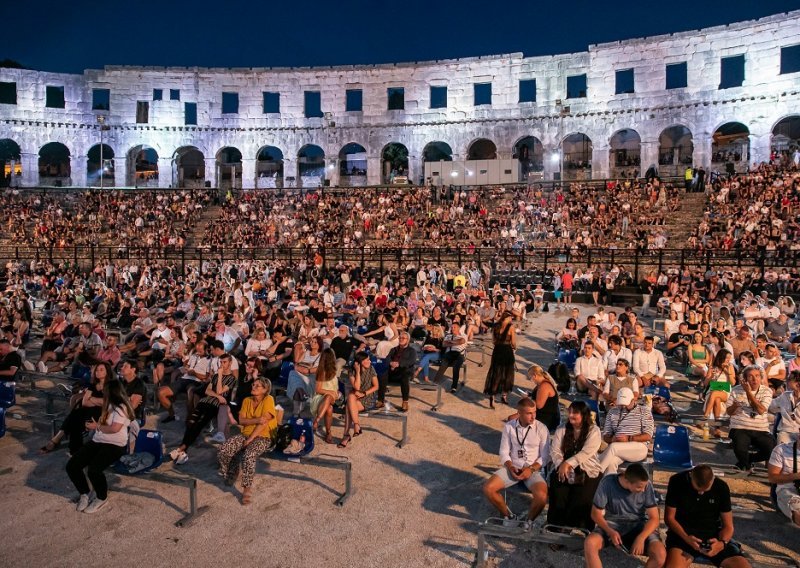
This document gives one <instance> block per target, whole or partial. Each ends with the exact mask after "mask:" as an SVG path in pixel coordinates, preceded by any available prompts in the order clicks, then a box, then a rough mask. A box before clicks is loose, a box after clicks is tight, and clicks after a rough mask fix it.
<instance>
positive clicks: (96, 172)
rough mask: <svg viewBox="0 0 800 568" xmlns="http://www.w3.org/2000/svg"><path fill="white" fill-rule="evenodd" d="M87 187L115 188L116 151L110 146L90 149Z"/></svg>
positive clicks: (105, 145)
mask: <svg viewBox="0 0 800 568" xmlns="http://www.w3.org/2000/svg"><path fill="white" fill-rule="evenodd" d="M86 185H89V186H102V187H114V150H113V149H112V148H111V146H109V145H108V144H103V146H102V152H101V151H100V144H95V145H94V146H92V147H91V148H89V152H87V154H86Z"/></svg>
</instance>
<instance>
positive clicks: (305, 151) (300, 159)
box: [297, 144, 325, 187]
mask: <svg viewBox="0 0 800 568" xmlns="http://www.w3.org/2000/svg"><path fill="white" fill-rule="evenodd" d="M297 178H298V182H299V184H298V187H319V186H320V185H322V183H323V180H324V179H325V150H323V149H322V148H320V147H319V146H317V145H316V144H306V145H305V146H303V147H302V148H300V150H299V151H298V152H297Z"/></svg>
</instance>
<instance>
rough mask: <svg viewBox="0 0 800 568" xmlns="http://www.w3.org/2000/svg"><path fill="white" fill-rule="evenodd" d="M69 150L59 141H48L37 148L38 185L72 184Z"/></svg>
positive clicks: (59, 185) (57, 185) (58, 185)
mask: <svg viewBox="0 0 800 568" xmlns="http://www.w3.org/2000/svg"><path fill="white" fill-rule="evenodd" d="M69 160H70V152H69V148H67V147H66V146H65V145H64V144H62V143H61V142H49V143H47V144H45V145H44V146H42V147H41V148H40V149H39V185H54V186H56V187H61V186H64V185H72V178H71V176H72V167H71V165H70V161H69Z"/></svg>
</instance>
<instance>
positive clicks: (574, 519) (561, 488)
mask: <svg viewBox="0 0 800 568" xmlns="http://www.w3.org/2000/svg"><path fill="white" fill-rule="evenodd" d="M568 413H569V414H568V419H567V423H566V424H564V425H563V426H559V427H558V429H557V430H556V432H555V434H553V441H552V442H551V443H550V461H551V462H552V463H553V471H552V473H551V474H550V491H549V495H548V498H549V501H550V506H549V507H548V510H547V523H548V524H551V525H558V526H564V527H577V528H585V529H590V530H591V529H592V528H594V523H593V522H592V519H591V511H592V500H593V499H594V493H595V490H596V489H597V486H598V485H599V484H600V480H601V479H602V472H601V469H600V462H598V461H597V451H598V450H599V449H600V443H601V442H602V438H603V436H602V433H601V432H600V428H598V427H597V424H595V422H594V421H593V420H592V413H591V411H590V410H589V407H588V405H587V404H586V403H585V402H584V401H582V400H576V401H575V402H573V403H572V404H571V405H570V406H569V410H568Z"/></svg>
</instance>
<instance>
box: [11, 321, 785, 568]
mask: <svg viewBox="0 0 800 568" xmlns="http://www.w3.org/2000/svg"><path fill="white" fill-rule="evenodd" d="M582 312H583V317H584V318H585V317H586V316H587V315H589V314H590V313H592V310H590V309H589V308H588V307H584V308H583V309H582ZM565 319H566V318H565V316H564V315H562V314H560V313H559V312H550V313H548V314H543V315H542V316H541V317H538V318H536V319H535V320H533V323H532V324H531V325H530V326H529V328H528V331H527V332H526V333H525V335H523V336H522V337H521V341H520V349H519V350H518V352H517V353H518V366H517V369H518V374H517V378H518V380H517V384H518V386H521V387H523V388H524V387H530V383H529V382H528V381H527V380H525V379H524V371H525V369H527V366H528V365H529V364H530V363H531V362H536V363H539V364H542V365H544V366H547V365H549V364H550V363H551V362H552V359H553V349H552V348H553V337H554V333H555V332H556V331H557V330H559V329H561V328H562V327H563V323H564V320H565ZM489 355H490V353H489V352H488V351H487V353H486V360H485V364H484V366H483V367H479V366H478V362H479V361H480V358H481V357H480V355H479V354H478V353H472V354H471V355H470V357H469V359H470V361H469V363H468V374H467V384H466V386H465V387H464V388H463V389H462V390H461V392H460V393H459V394H458V395H457V396H453V395H450V394H445V395H444V400H445V405H444V406H443V407H442V408H441V409H440V410H439V411H438V412H433V411H431V409H430V407H431V404H432V403H433V402H434V400H435V392H424V391H421V390H418V389H413V390H412V401H411V412H410V414H409V419H408V421H409V434H410V442H409V443H408V444H407V445H406V446H405V447H403V448H402V449H401V448H398V447H396V443H397V441H398V440H399V439H400V424H399V422H396V421H394V420H377V419H369V418H365V419H364V421H363V425H364V432H365V433H364V435H363V436H360V437H358V438H356V439H355V440H354V441H353V443H351V445H350V447H348V448H347V449H338V448H336V446H328V445H326V444H324V442H323V441H322V440H319V439H318V440H317V444H316V449H315V451H314V455H318V454H331V455H336V456H347V457H348V458H350V460H352V468H353V484H354V488H355V492H354V494H353V495H352V497H351V498H350V500H349V501H348V502H347V503H346V504H345V505H344V506H343V507H341V508H340V507H337V506H335V505H334V501H335V500H336V499H337V497H338V496H339V494H340V492H341V491H342V490H343V487H344V477H343V473H342V471H340V470H335V469H327V468H321V467H318V466H314V465H311V464H295V463H290V462H286V461H282V460H274V459H269V458H264V459H262V460H261V461H260V463H259V466H258V471H257V480H256V486H255V489H256V493H255V497H254V501H253V503H252V504H251V505H249V506H247V507H243V506H242V505H240V504H239V501H238V495H239V493H238V489H236V488H228V487H225V486H224V485H223V484H222V483H221V482H220V481H221V480H220V478H219V477H218V476H217V473H216V460H215V449H214V447H213V446H211V445H209V444H207V443H203V442H200V443H199V445H198V446H197V447H195V448H192V449H191V451H190V460H189V462H188V463H187V464H185V465H183V466H179V467H173V466H172V465H171V464H165V465H164V466H162V467H161V468H160V469H159V471H163V472H164V473H165V474H170V473H171V472H172V470H173V469H174V470H178V473H183V474H188V475H190V476H194V477H196V478H197V480H198V484H199V488H198V499H199V504H200V505H201V506H205V507H208V510H207V511H206V512H205V514H204V515H202V516H200V517H199V518H198V519H197V520H196V521H195V523H194V524H192V525H191V526H190V527H184V528H178V527H176V526H175V522H176V521H178V520H179V519H181V518H182V517H183V515H184V514H185V513H186V511H187V509H188V491H187V490H186V488H185V487H182V486H174V485H169V484H166V483H163V482H159V481H153V480H151V479H148V477H147V476H143V477H121V476H116V475H110V477H111V478H112V486H111V493H110V497H109V498H110V502H109V505H108V506H107V507H106V508H105V509H104V510H102V511H101V512H99V513H98V514H96V515H86V514H80V513H77V512H76V511H75V499H76V497H77V494H76V492H75V490H74V489H73V488H72V486H71V484H70V482H69V480H68V479H67V476H66V474H65V473H64V464H65V463H66V460H67V454H66V451H65V450H59V451H57V452H54V453H52V454H49V455H47V456H39V455H38V452H37V450H38V448H39V447H40V446H42V445H43V444H44V442H45V441H46V436H47V433H46V431H45V429H46V425H47V421H46V418H45V417H44V407H45V404H44V398H42V397H31V396H26V395H20V396H18V399H19V400H18V403H19V404H18V406H17V407H14V408H12V409H11V410H10V411H9V415H10V416H9V419H8V432H7V433H6V435H5V437H4V438H2V439H0V535H2V537H0V542H1V543H2V548H1V550H2V553H0V556H1V557H2V560H1V561H0V565H2V566H9V567H17V566H79V565H80V566H109V565H114V564H117V565H138V566H162V565H169V566H178V567H179V566H211V565H226V566H228V565H230V566H236V565H245V564H252V563H258V566H259V567H260V568H272V567H276V568H278V567H280V568H294V567H298V568H299V567H308V566H312V565H314V566H325V567H326V568H328V567H329V568H335V567H348V568H349V567H362V568H363V567H386V568H390V567H395V566H396V567H401V566H403V567H409V566H431V567H439V566H440V567H458V566H462V567H466V566H471V565H472V564H473V562H474V560H475V548H476V543H477V536H476V530H477V528H478V526H479V523H481V522H482V521H483V520H485V519H486V518H487V517H489V516H491V515H492V510H491V509H490V507H489V505H488V504H487V503H486V502H485V501H484V499H483V497H482V495H481V492H480V488H481V484H482V483H483V481H484V480H485V479H486V478H487V477H488V475H489V474H490V473H491V472H492V471H493V470H494V469H496V468H497V467H498V465H499V464H498V457H497V450H498V444H499V432H500V430H501V428H502V425H503V418H505V417H506V416H507V415H508V414H509V413H510V412H511V409H510V408H509V407H499V408H498V409H496V410H491V409H489V408H488V405H487V403H486V401H485V399H484V398H483V397H482V395H481V391H482V389H483V381H484V377H485V374H486V370H487V368H488V363H489ZM676 390H680V386H676ZM391 394H392V395H393V397H391V398H390V400H392V402H394V403H397V404H399V388H397V387H394V388H393V389H392V393H391ZM678 399H679V400H678V403H677V405H678V407H679V408H682V409H684V410H686V411H687V414H688V413H690V412H691V411H692V410H694V411H695V412H696V411H697V405H694V407H692V406H691V405H690V403H689V402H688V401H689V399H688V398H686V399H683V400H681V397H680V396H678ZM515 400H516V395H515V396H514V398H512V403H513V402H514V401H515ZM11 415H16V416H17V417H18V418H14V417H12V416H11ZM156 421H157V417H156V416H151V417H150V419H149V423H148V426H150V427H154V426H155V424H156ZM162 429H163V431H164V434H165V437H166V442H167V448H168V449H171V448H173V447H175V445H176V444H177V442H178V440H179V439H180V436H181V434H182V426H181V425H180V424H175V423H172V424H169V425H166V426H165V427H162ZM341 430H342V427H341V422H336V423H335V425H334V435H335V436H336V438H337V440H338V438H339V436H340V435H341ZM694 460H695V463H698V462H702V461H708V462H712V463H732V453H731V452H730V450H728V449H725V448H724V446H722V445H721V444H707V443H706V444H703V443H696V444H695V447H694ZM666 479H667V475H666V474H657V475H656V482H657V483H656V485H657V487H661V488H662V489H664V488H665V485H664V484H665V482H666ZM730 483H731V487H732V490H733V493H734V495H735V497H736V504H737V505H738V506H741V507H744V508H748V509H752V508H769V507H770V504H769V494H768V487H767V485H765V484H764V483H761V482H758V481H740V480H731V481H730ZM511 498H512V501H513V503H514V508H515V509H516V510H523V509H524V508H526V507H527V501H526V497H525V496H524V495H523V494H521V493H518V494H513V495H512V497H511ZM736 538H737V539H739V540H740V541H741V542H743V543H744V544H745V545H746V548H747V550H749V551H751V552H753V553H759V552H760V553H769V552H780V553H784V554H791V555H793V556H794V558H796V559H798V560H799V561H800V554H798V553H799V552H800V531H798V530H796V529H794V528H793V527H792V526H791V525H790V524H789V523H788V522H787V521H786V520H785V519H784V518H783V517H781V516H779V515H778V514H776V513H775V512H772V511H763V512H758V513H756V514H755V517H754V519H753V520H741V519H739V520H737V521H736ZM604 558H605V560H606V565H607V566H620V567H624V566H636V565H640V564H641V562H640V561H638V560H636V559H633V558H630V557H625V556H623V555H622V554H621V553H618V552H616V551H610V552H607V553H604ZM487 565H488V566H492V567H504V568H514V567H522V566H543V567H562V566H563V567H572V566H580V565H582V559H581V557H580V555H578V554H575V553H570V552H554V551H552V550H551V549H550V548H549V547H548V546H547V545H542V544H540V545H517V544H514V543H509V542H498V541H496V540H495V541H490V545H489V558H488V562H487ZM779 565H780V564H779ZM783 565H785V564H783Z"/></svg>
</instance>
